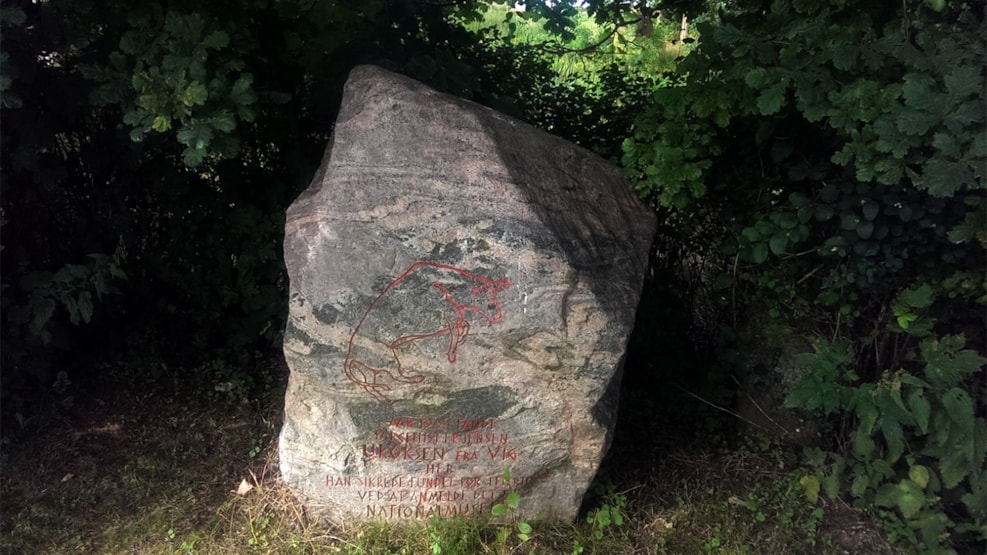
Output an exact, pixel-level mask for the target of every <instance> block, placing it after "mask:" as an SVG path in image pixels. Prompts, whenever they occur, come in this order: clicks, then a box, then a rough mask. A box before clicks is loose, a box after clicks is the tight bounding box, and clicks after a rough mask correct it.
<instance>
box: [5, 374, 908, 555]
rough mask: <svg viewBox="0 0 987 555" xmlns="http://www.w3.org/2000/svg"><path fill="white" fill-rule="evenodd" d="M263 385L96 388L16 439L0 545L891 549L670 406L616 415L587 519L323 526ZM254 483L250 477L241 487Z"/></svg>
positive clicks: (194, 549) (118, 549) (763, 445)
mask: <svg viewBox="0 0 987 555" xmlns="http://www.w3.org/2000/svg"><path fill="white" fill-rule="evenodd" d="M268 397H269V399H268V401H267V402H246V401H243V402H231V401H229V400H224V399H213V400H210V399H195V398H192V397H188V396H181V395H177V394H171V395H165V394H156V395H148V396H146V397H145V398H142V399H137V398H133V397H127V396H122V395H118V394H107V395H106V396H102V397H100V396H95V397H93V398H91V399H89V400H88V401H87V402H86V403H85V405H84V406H80V407H78V408H77V409H76V410H75V411H74V412H73V414H72V416H71V417H70V418H67V419H65V420H63V421H61V422H56V423H52V424H50V425H48V426H46V428H45V429H44V430H42V433H40V434H39V435H38V437H37V438H36V439H34V440H32V441H29V442H26V443H23V444H19V445H11V446H7V448H5V450H4V452H3V455H2V461H0V462H2V472H0V531H2V536H0V549H2V552H3V553H10V554H16V553H31V554H45V553H51V554H63V553H153V554H158V553H161V554H171V553H189V554H192V553H202V554H214V553H313V554H314V553H344V554H363V553H366V554H389V553H394V554H409V555H417V554H457V553H458V554H469V555H473V554H480V553H491V554H501V553H525V554H527V553H551V554H554V553H563V554H578V553H584V554H590V553H600V554H608V555H609V554H636V553H640V554H652V553H655V554H657V553H669V554H680V553H682V554H688V553H737V554H740V553H751V554H761V553H772V554H783V553H792V554H801V553H885V552H890V551H889V550H888V548H887V546H885V545H884V544H883V542H882V541H881V539H880V536H879V535H877V534H876V533H875V532H874V531H873V530H872V529H871V528H870V527H867V526H865V525H864V524H863V523H862V522H861V521H860V519H859V517H858V516H857V514H856V513H855V512H854V511H852V510H851V509H849V508H848V507H846V506H845V505H843V504H842V503H840V502H838V501H824V500H820V502H819V503H818V504H811V503H809V502H808V501H807V500H806V499H805V497H804V496H803V494H802V491H801V487H800V486H799V484H798V479H799V477H800V476H801V472H800V471H799V469H798V467H797V465H796V463H795V460H796V457H795V456H794V455H793V454H792V452H789V451H787V450H786V449H784V448H781V447H778V446H776V445H771V444H769V443H767V442H759V441H755V440H752V441H748V442H742V443H741V444H740V445H739V446H734V447H733V448H731V449H729V450H727V449H725V448H723V447H722V446H721V445H717V444H716V442H711V441H703V442H699V441H685V442H683V441H681V437H677V436H676V435H675V434H668V432H667V431H664V430H668V429H669V426H671V427H674V426H675V423H674V422H668V421H663V420H662V419H660V418H654V419H651V420H650V421H648V423H647V424H644V425H638V426H637V427H636V428H635V427H633V426H630V425H628V424H621V426H623V430H624V431H623V432H622V431H621V429H618V437H617V440H616V442H615V444H614V447H613V450H612V455H611V457H610V458H609V459H608V461H607V462H606V463H605V464H604V471H603V472H602V473H601V475H602V476H609V478H607V477H604V478H601V479H600V480H599V481H598V484H596V486H595V488H594V490H595V491H596V492H597V493H596V494H595V495H594V496H591V497H590V498H589V499H588V500H587V507H586V513H587V516H588V517H590V518H589V519H590V520H592V522H587V519H586V517H584V518H583V519H582V520H580V521H579V522H577V523H575V524H560V523H538V522H532V523H530V524H531V525H532V528H533V532H532V534H531V538H530V539H529V540H528V541H526V542H520V541H519V540H518V538H517V535H516V534H514V533H511V535H510V537H509V538H507V539H506V540H505V541H498V532H499V531H500V530H501V529H502V528H503V527H504V526H505V525H504V524H497V523H491V522H488V521H486V519H472V520H446V521H434V522H430V523H422V524H417V525H409V526H404V527H398V528H395V527H391V526H386V525H383V524H373V525H365V526H353V527H347V528H343V529H326V528H323V527H320V526H318V525H316V524H315V523H311V522H308V521H307V520H306V518H305V515H304V512H303V511H302V510H301V509H300V508H299V506H298V504H297V503H296V501H295V499H294V497H293V496H292V495H291V493H290V492H289V491H288V490H287V489H286V488H285V487H284V486H283V485H282V484H281V482H280V481H279V479H278V471H277V463H276V456H277V455H276V451H277V449H276V447H277V431H278V430H279V428H280V415H281V405H280V396H279V395H278V394H277V393H276V392H275V393H272V394H270V395H268ZM635 421H637V422H640V421H641V419H635ZM244 481H245V483H246V485H248V486H251V488H250V490H249V491H245V492H240V493H238V492H237V491H236V490H237V489H238V488H239V486H240V485H241V484H242V483H244ZM520 503H521V505H522V506H523V504H524V498H523V497H522V498H521V500H520ZM604 507H605V508H604ZM601 510H603V511H604V513H605V514H604V515H603V517H601ZM617 512H619V513H620V517H622V518H616V517H615V514H616V513H617ZM605 517H609V518H605ZM615 518H616V520H620V522H619V523H618V522H617V521H616V520H615ZM511 531H512V532H513V529H511ZM854 534H857V535H854Z"/></svg>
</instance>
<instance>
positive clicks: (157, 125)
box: [151, 116, 171, 133]
mask: <svg viewBox="0 0 987 555" xmlns="http://www.w3.org/2000/svg"><path fill="white" fill-rule="evenodd" d="M151 129H154V130H155V131H158V132H159V133H164V132H165V131H167V130H169V129H171V119H169V118H167V117H165V116H156V117H155V118H154V123H152V124H151Z"/></svg>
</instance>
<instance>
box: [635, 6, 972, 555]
mask: <svg viewBox="0 0 987 555" xmlns="http://www.w3.org/2000/svg"><path fill="white" fill-rule="evenodd" d="M983 8H984V6H983V4H982V3H981V2H940V1H928V2H915V3H906V4H894V3H891V2H887V3H883V2H879V3H873V2H857V1H849V2H847V1H839V2H837V1H832V2H794V3H781V2H774V3H768V2H740V3H735V4H731V5H730V6H729V7H726V8H724V9H723V10H721V11H720V12H719V14H718V15H717V16H716V17H714V18H710V19H708V20H707V21H706V22H705V23H704V25H702V26H701V27H700V35H701V37H702V39H701V41H700V44H699V45H698V47H697V48H696V50H695V51H693V53H691V54H690V55H689V56H687V57H686V58H685V59H684V60H683V61H682V62H681V63H680V64H679V66H678V68H679V70H680V72H681V73H680V76H679V77H678V78H677V79H675V80H674V81H673V82H672V84H671V85H670V86H667V87H664V88H661V89H659V90H658V91H657V92H656V94H655V97H654V104H653V106H652V108H651V109H650V111H649V112H648V113H647V114H644V115H642V116H641V117H639V118H638V120H637V123H636V126H635V130H634V134H633V136H632V137H631V138H629V139H628V140H627V141H625V142H624V158H623V160H624V163H625V166H626V167H627V168H628V171H629V172H630V173H631V175H632V176H633V177H634V178H635V179H636V184H637V185H636V186H637V188H638V190H639V191H640V192H641V193H642V194H643V195H644V196H646V197H648V198H651V199H653V200H654V201H655V202H656V203H658V204H660V205H661V206H663V207H664V208H663V210H664V211H666V212H668V213H669V214H670V218H672V219H673V220H674V221H677V222H680V223H682V224H683V226H682V227H680V228H679V229H678V232H679V233H681V234H682V235H683V236H685V237H686V238H688V237H694V236H698V235H699V234H700V233H702V234H705V236H707V237H709V236H710V235H711V232H710V228H712V229H714V230H715V232H714V233H712V235H713V236H714V237H713V241H712V246H711V247H709V248H707V249H705V251H704V256H703V258H704V259H705V260H706V261H707V262H709V261H712V264H713V265H714V266H717V267H718V268H719V274H718V275H717V276H716V277H715V278H710V279H709V282H710V283H712V285H713V287H714V289H715V295H713V298H714V299H715V300H717V301H719V302H721V303H722V306H723V307H724V308H725V309H726V311H727V313H728V316H729V315H732V316H733V317H732V318H731V319H730V320H729V321H731V322H741V323H743V322H744V320H745V319H746V318H745V317H746V316H747V315H749V314H750V313H752V312H758V313H766V314H767V315H768V320H769V321H768V322H767V324H764V325H765V326H766V327H764V328H760V329H757V330H750V329H747V330H743V329H741V330H740V332H741V333H747V335H748V336H749V337H753V338H755V339H753V340H758V339H757V338H759V337H764V336H765V335H768V334H775V335H777V334H778V333H782V332H783V333H785V334H789V335H792V336H794V337H805V338H816V337H824V338H827V339H825V340H817V341H821V343H819V346H818V350H817V352H816V353H811V354H807V355H803V356H802V357H801V358H800V359H799V365H800V366H801V367H802V368H803V369H804V370H805V372H806V374H805V376H804V378H803V379H802V380H801V382H800V383H799V384H798V385H797V386H796V387H795V389H794V390H793V391H792V392H791V395H790V396H789V398H788V401H789V403H788V404H789V405H790V406H791V407H798V408H801V409H805V410H807V411H810V412H815V413H820V414H827V415H832V418H833V420H832V421H833V424H834V427H833V430H834V433H835V437H833V438H832V439H833V440H834V442H833V443H832V444H831V445H829V448H831V449H832V452H831V453H829V454H827V455H825V456H823V455H819V454H818V453H817V454H816V457H815V458H816V459H819V458H820V457H822V458H824V459H825V460H826V461H829V462H828V463H826V464H828V465H829V466H827V472H826V473H824V476H823V477H822V478H821V483H819V484H817V486H820V485H821V486H822V487H823V489H824V490H825V491H826V492H828V493H829V494H831V495H836V494H837V493H839V492H841V491H844V492H847V493H849V494H850V495H853V496H855V497H856V498H858V499H859V500H860V502H861V503H862V504H863V505H865V506H872V507H875V508H876V509H877V510H879V511H881V512H882V513H883V514H884V515H885V516H887V517H888V518H889V519H890V521H892V522H897V523H899V524H898V525H894V524H893V525H892V526H894V529H895V530H896V531H897V534H898V538H899V539H901V540H902V541H905V542H907V543H912V544H914V545H924V546H926V547H927V548H928V549H937V548H938V549H943V550H946V549H950V546H953V547H956V548H962V547H964V546H967V547H969V546H972V545H983V542H984V540H985V538H984V526H985V521H984V513H983V507H982V505H981V504H982V500H983V499H984V495H983V493H984V492H983V489H982V488H983V486H982V483H983V482H984V480H983V478H984V469H983V463H984V451H983V445H982V443H981V442H982V440H981V439H979V438H982V437H983V432H984V429H983V426H984V422H983V414H984V410H985V407H984V406H983V405H982V403H983V401H982V399H983V398H984V391H983V387H982V384H983V380H984V373H983V372H984V370H983V364H984V359H983V356H984V354H985V352H987V345H985V344H984V342H983V313H984V305H985V303H987V272H985V270H987V256H985V254H987V233H985V232H984V229H985V204H984V196H983V189H984V188H985V187H987V184H985V183H984V168H985V167H987V145H985V140H987V139H985V137H987V133H985V123H987V114H985V112H987V103H985V100H984V91H983V80H984V76H985V74H987V56H985V55H984V54H985V53H984V48H983V23H984V22H983V14H984V9H983ZM741 328H742V326H741ZM730 331H731V333H736V332H737V331H738V330H730ZM978 434H979V436H978ZM817 462H819V461H818V460H817ZM819 464H823V463H822V462H819ZM974 482H976V484H975V483H974ZM810 485H811V484H810ZM937 546H938V547H937Z"/></svg>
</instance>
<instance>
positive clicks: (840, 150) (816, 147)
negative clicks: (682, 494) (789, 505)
mask: <svg viewBox="0 0 987 555" xmlns="http://www.w3.org/2000/svg"><path fill="white" fill-rule="evenodd" d="M488 7H489V5H488V3H487V2H482V1H479V0H452V1H442V2H438V1H430V0H404V1H384V0H369V1H333V0H298V1H289V2H275V1H273V0H229V1H222V2H187V1H181V0H179V1H167V2H166V1H152V2H127V1H122V0H119V1H108V2H102V1H100V2H97V1H92V0H48V1H41V2H28V1H9V2H5V3H4V5H3V7H2V8H0V32H2V47H0V110H2V111H0V116H2V121H0V125H2V152H0V172H2V173H0V187H2V190H0V210H2V212H0V218H2V220H0V226H2V227H0V234H2V235H0V237H2V247H3V249H2V251H0V257H2V258H0V263H2V285H0V287H2V310H3V315H2V326H3V348H2V370H3V371H2V376H0V377H2V384H0V385H2V387H0V403H2V405H0V411H2V423H3V434H2V435H3V438H4V446H5V448H11V446H14V445H16V443H17V442H18V441H19V440H21V439H23V438H25V437H28V436H31V435H37V434H41V435H43V434H44V431H45V422H46V418H51V417H52V415H58V414H60V413H62V412H64V411H66V410H69V409H70V407H71V404H72V403H73V401H74V400H77V399H79V398H80V397H81V396H85V395H89V394H91V393H92V392H93V391H96V390H100V389H120V390H125V391H151V390H154V389H156V388H166V387H175V384H182V385H183V387H185V386H187V387H188V391H195V390H198V391H200V392H204V393H203V394H207V395H214V396H215V395H216V394H217V393H220V394H227V393H228V394H229V395H228V397H229V398H231V399H237V398H243V397H250V396H255V395H258V394H259V392H261V391H264V390H269V389H272V388H273V389H277V388H278V387H279V386H280V383H279V382H280V380H282V379H283V376H281V375H278V374H277V373H271V374H266V373H263V372H260V373H258V372H257V371H256V368H258V367H260V366H262V365H258V364H257V361H261V360H265V359H267V358H269V357H272V356H277V352H278V351H279V349H280V333H281V330H282V329H283V327H284V321H285V312H286V309H285V306H286V303H285V298H286V291H287V279H286V276H285V272H284V267H283V262H282V254H281V241H282V234H283V223H284V222H283V218H284V213H285V209H286V208H287V206H288V204H289V203H290V202H291V201H292V200H293V199H294V197H295V196H296V195H297V194H298V193H300V192H301V190H302V189H304V188H305V187H306V186H307V184H308V181H309V180H310V178H311V176H312V175H313V173H314V171H315V169H316V168H317V166H318V164H319V162H320V158H321V156H322V152H323V149H324V147H325V144H326V142H327V140H328V138H329V136H330V134H331V132H332V125H333V121H334V118H335V113H336V110H337V107H338V103H339V100H340V94H341V89H342V85H343V82H344V81H345V78H346V75H347V73H348V71H349V70H350V69H351V68H352V67H353V66H355V65H357V64H361V63H374V64H378V65H381V66H383V67H386V68H389V69H393V70H396V71H399V72H402V73H405V74H408V75H410V76H412V77H415V78H417V79H420V80H422V81H425V82H426V83H428V84H430V85H431V86H433V87H436V88H438V89H440V90H443V91H446V92H449V93H452V94H455V95H459V96H462V97H465V98H469V99H472V100H475V101H477V102H480V103H483V104H487V105H489V106H492V107H494V108H496V109H499V110H502V111H505V112H507V113H510V114H512V115H515V116H517V117H520V118H522V119H524V120H526V121H529V122H531V123H533V124H535V125H538V126H540V127H543V128H545V129H548V130H550V131H551V132H553V133H555V134H558V135H561V136H563V137H565V138H567V139H570V140H572V141H575V142H577V143H579V144H582V145H584V146H586V147H588V148H591V149H593V150H594V151H596V152H597V153H599V154H601V155H602V156H605V157H608V158H610V159H613V160H614V161H616V162H619V163H621V164H622V165H623V167H624V168H625V169H626V171H627V174H628V176H629V178H630V180H631V182H632V183H633V185H634V187H635V188H636V190H638V191H639V192H640V194H641V196H642V198H644V199H645V200H646V201H647V202H648V203H650V205H651V206H652V207H654V209H655V210H656V211H657V212H658V214H659V216H660V219H661V222H662V223H661V229H660V233H659V237H658V238H657V241H656V249H655V254H654V256H653V268H652V271H651V277H650V279H649V280H648V286H647V289H646V291H645V300H644V302H643V303H642V309H641V313H640V315H639V326H638V330H637V332H636V339H635V341H636V344H637V345H638V348H637V350H636V351H635V357H636V358H635V359H634V360H633V361H632V364H630V365H629V366H628V372H629V375H628V380H629V381H630V383H633V384H635V387H634V391H635V395H639V396H650V397H651V398H652V399H653V404H652V405H651V406H654V407H658V406H660V405H661V403H662V399H663V395H665V394H666V392H667V391H668V389H669V388H671V387H679V388H686V389H688V390H689V391H693V392H695V393H696V394H697V395H701V396H702V397H703V398H705V399H707V400H710V401H711V402H712V403H714V404H717V405H720V406H723V407H730V406H732V403H733V400H734V395H735V390H736V384H737V383H741V382H753V383H757V380H759V379H760V380H767V381H775V380H777V379H778V378H777V376H776V375H774V374H772V371H773V370H776V368H775V367H776V366H778V365H779V364H783V365H787V366H789V367H791V368H794V369H795V370H796V374H797V376H796V377H795V378H793V379H792V380H791V383H790V384H788V385H790V386H791V387H790V388H789V390H788V391H786V393H787V399H786V401H785V404H786V405H787V406H788V407H790V408H793V409H797V410H800V411H803V413H804V414H805V415H806V416H807V417H811V418H812V419H814V420H815V421H816V422H818V423H821V426H820V429H821V430H822V433H823V436H822V438H821V439H820V440H819V441H818V442H817V444H816V445H815V446H813V448H812V449H809V450H807V451H806V454H805V457H806V459H805V460H806V463H807V464H809V465H810V466H811V467H812V468H813V469H814V474H813V475H812V476H810V477H809V479H807V480H806V481H804V482H803V486H805V494H806V495H807V496H809V497H813V496H817V495H829V496H830V497H836V496H839V495H844V496H846V498H847V499H852V500H854V501H855V502H856V503H857V504H859V505H860V506H861V507H865V508H870V509H871V510H873V511H874V512H875V514H877V515H878V516H880V517H881V518H882V519H883V520H884V522H885V523H886V525H887V527H888V530H890V533H891V534H892V536H893V538H894V539H895V540H896V541H900V542H902V543H903V544H905V545H912V546H923V549H928V550H930V551H933V550H940V551H942V552H948V550H950V549H955V550H959V551H964V550H966V551H971V552H973V551H976V550H977V549H982V548H983V545H984V543H983V542H984V539H985V536H987V529H985V526H987V469H985V453H987V424H985V422H987V419H985V418H987V414H985V411H987V401H985V398H987V396H985V376H984V358H983V357H984V355H985V349H987V345H985V329H984V328H985V308H984V307H985V300H987V299H985V297H987V290H985V271H987V256H985V245H987V223H985V222H987V218H985V210H987V202H985V197H984V188H985V183H984V173H985V154H987V137H985V119H987V118H985V111H987V109H985V97H984V83H985V63H987V62H985V60H987V55H985V41H987V35H985V30H984V9H985V7H984V3H983V2H982V1H973V0H970V1H963V0H908V1H906V2H898V1H894V2H891V1H884V2H872V1H864V0H829V1H812V2H803V1H794V2H767V1H765V2H757V1H727V2H699V1H670V2H654V1H651V0H649V1H642V2H636V3H629V2H620V1H614V0H590V1H588V2H586V3H585V6H583V7H576V6H575V5H574V3H573V2H570V1H558V2H550V3H549V2H540V1H535V0H531V1H528V2H526V8H527V10H526V11H524V12H514V13H513V15H511V16H510V19H509V20H504V21H501V22H500V24H499V26H496V27H494V28H493V29H490V28H487V30H485V31H483V30H480V31H477V30H475V29H476V25H477V24H478V23H479V22H480V21H481V20H482V17H483V14H484V13H485V11H486V10H487V8H488ZM580 10H584V11H585V14H583V15H581V17H584V18H586V17H587V15H588V18H589V19H590V20H592V21H594V24H595V25H596V26H598V27H599V28H600V29H603V30H604V31H606V32H605V33H601V34H600V36H596V37H592V36H586V35H585V33H583V34H581V31H580V29H581V28H580V27H579V26H578V25H576V24H575V23H574V19H573V18H574V17H575V16H577V15H579V13H578V12H579V11H580ZM503 13H505V14H506V13H507V10H504V12H503ZM682 16H686V17H687V19H686V21H688V22H689V24H690V26H691V27H690V28H689V29H687V31H686V33H685V34H680V33H681V30H680V22H681V21H682V19H681V18H682ZM533 21H534V22H537V23H538V24H539V25H540V27H539V28H540V29H541V31H540V35H539V37H540V39H539V40H540V41H541V42H539V43H537V44H532V41H527V42H525V41H518V40H514V38H513V37H512V35H513V34H515V33H518V32H519V29H522V28H524V26H525V25H529V24H530V23H531V22H533ZM471 25H472V27H471ZM471 29H473V30H471ZM613 29H617V30H618V31H617V32H616V33H614V34H607V33H609V31H610V30H613ZM496 30H499V31H500V32H499V33H498V32H496ZM615 37H616V38H615ZM621 37H624V38H623V39H621V40H622V41H623V42H622V41H621V40H618V39H620V38H621ZM697 39H698V40H697ZM635 41H636V43H635ZM536 42H537V41H536ZM655 45H658V46H655ZM575 51H578V52H579V53H580V54H581V55H584V56H585V60H588V61H587V62H585V63H583V65H581V66H580V68H581V69H579V70H578V71H577V70H571V68H570V70H569V71H562V72H560V69H559V63H560V60H562V61H563V62H564V61H565V60H568V59H569V58H566V56H569V57H571V56H572V55H573V54H574V52H575ZM670 52H671V53H670ZM669 53H670V54H669ZM663 345H692V346H694V348H692V349H691V350H690V349H686V350H682V349H677V350H668V349H663V347H662V346H663ZM755 345H756V346H757V348H756V349H755V348H754V347H753V346H755ZM792 345H803V346H805V348H802V349H798V350H800V351H804V352H800V353H797V354H795V355H794V356H793V357H789V358H787V359H784V357H782V356H781V355H780V354H778V353H787V352H790V351H791V350H792V347H791V346H792ZM765 352H767V353H768V354H767V355H765V354H764V353H765ZM772 353H775V354H774V355H772ZM637 406H642V405H637ZM655 410H656V411H657V410H658V409H657V408H656V409H655Z"/></svg>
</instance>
